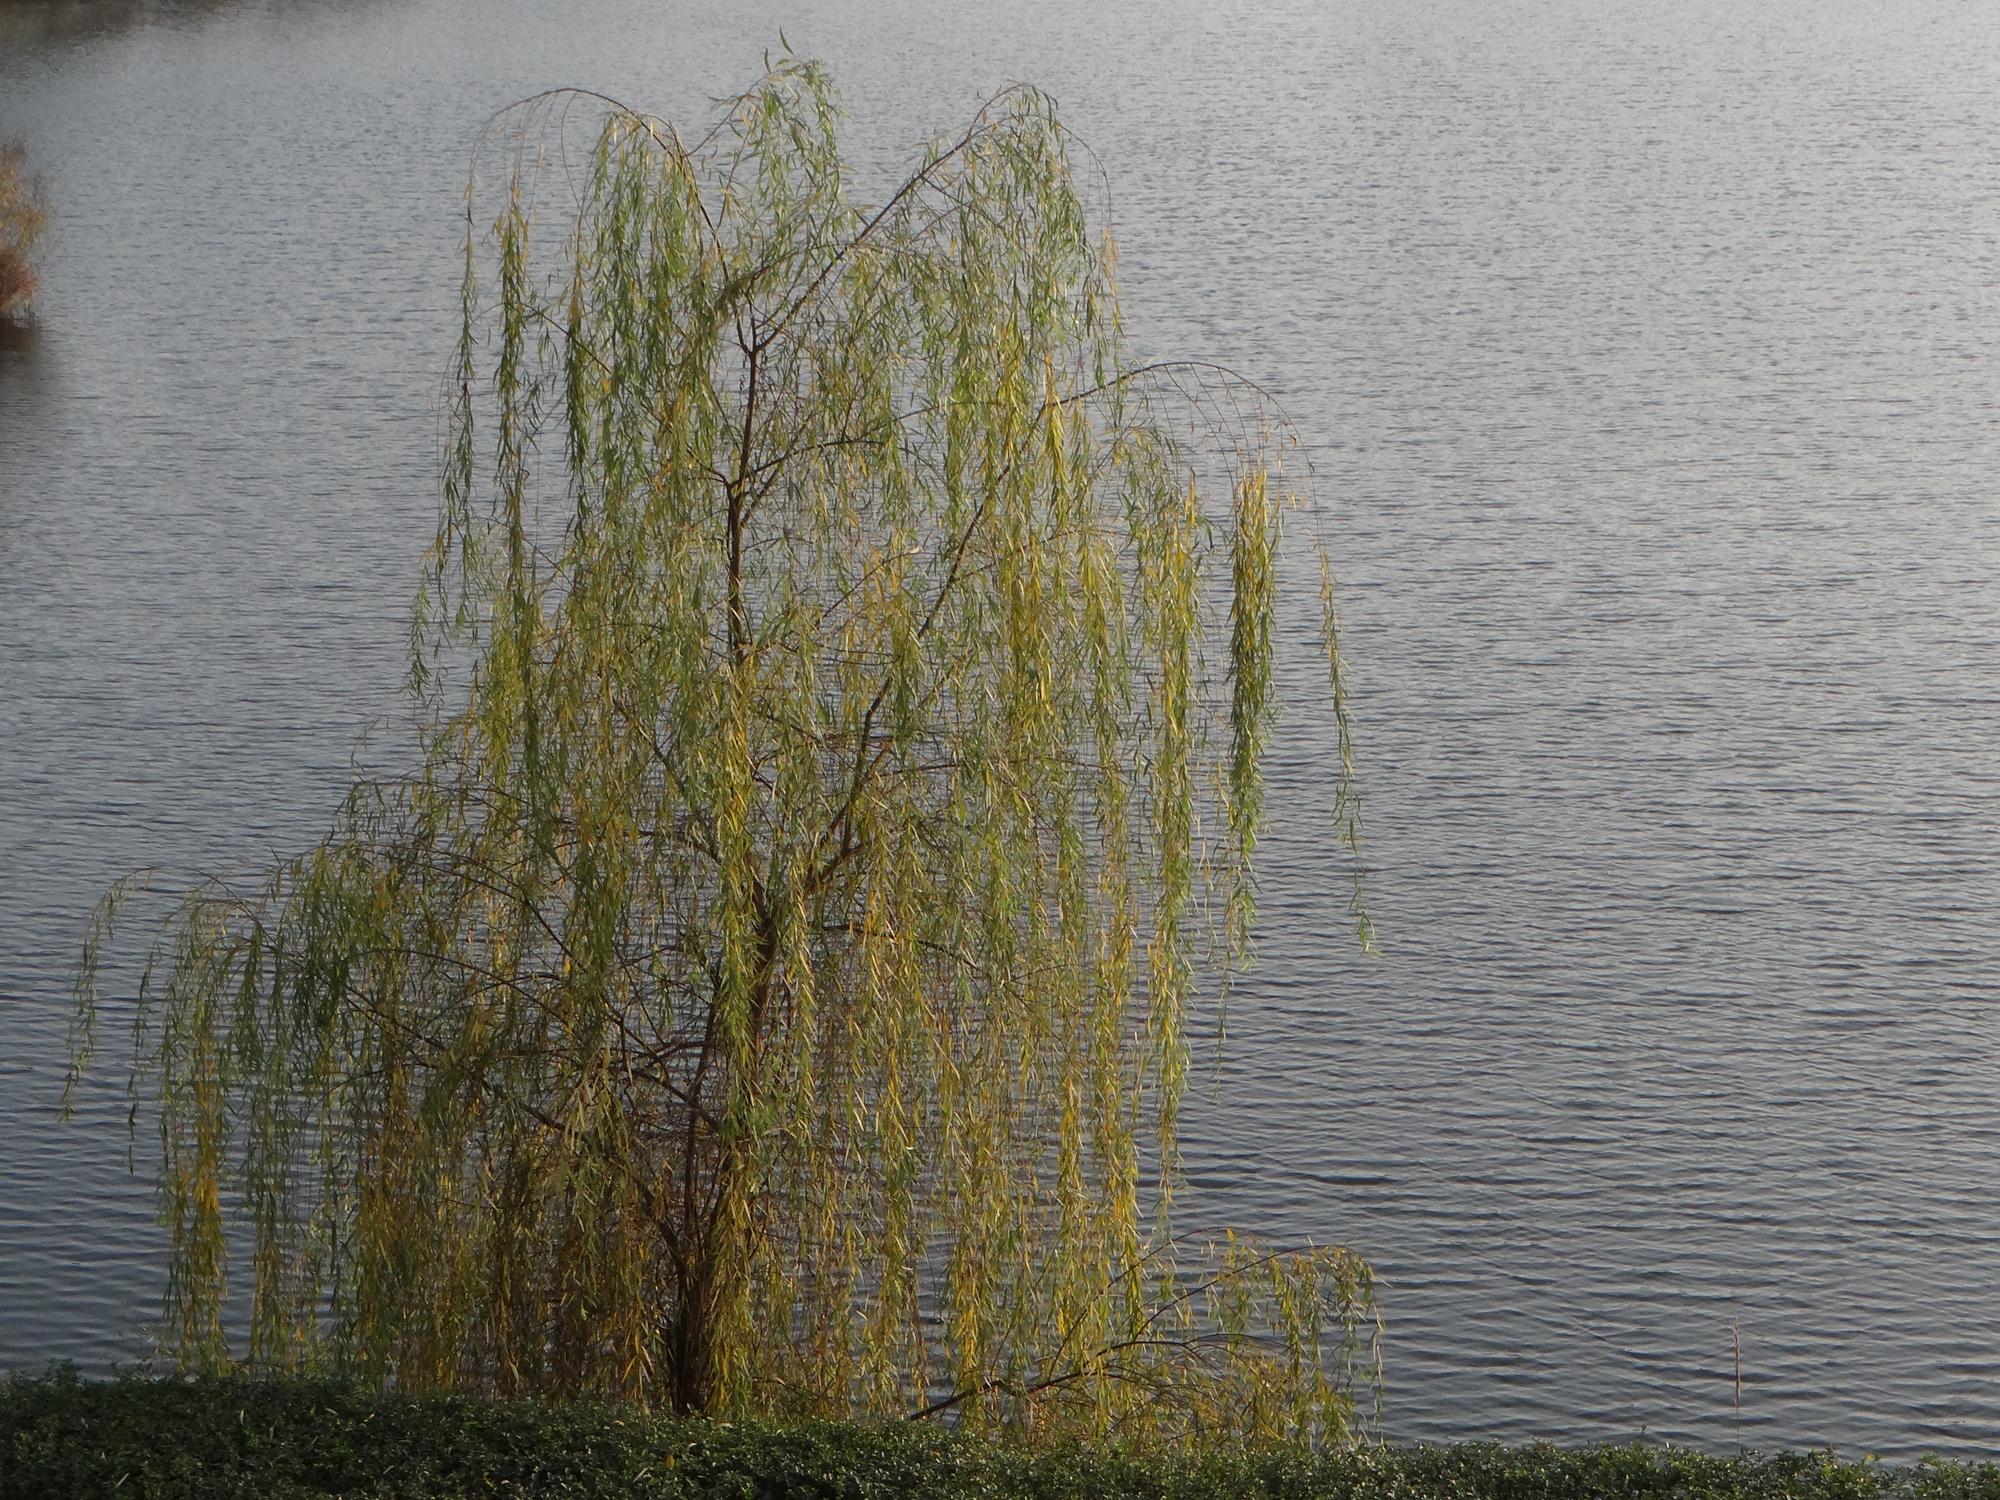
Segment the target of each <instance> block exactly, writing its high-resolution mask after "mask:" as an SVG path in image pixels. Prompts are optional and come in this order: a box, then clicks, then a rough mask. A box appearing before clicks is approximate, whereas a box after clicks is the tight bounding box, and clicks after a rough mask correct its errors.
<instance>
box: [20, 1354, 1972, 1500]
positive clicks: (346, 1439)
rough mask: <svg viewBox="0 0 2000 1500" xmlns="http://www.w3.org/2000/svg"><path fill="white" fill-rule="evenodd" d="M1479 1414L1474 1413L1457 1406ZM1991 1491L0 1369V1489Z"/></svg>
mask: <svg viewBox="0 0 2000 1500" xmlns="http://www.w3.org/2000/svg"><path fill="white" fill-rule="evenodd" d="M1475 1420H1476V1416H1475V1415H1472V1414H1469V1415H1468V1421H1469V1422H1470V1421H1475ZM86 1495H87V1496H102V1495H117V1496H119V1497H121V1500H122V1497H123V1496H126V1495H133V1496H143V1497H147V1500H170V1497H195V1496H199V1497H201V1500H230V1497H245V1500H247V1497H251V1496H256V1497H259V1500H262V1497H291V1500H305V1497H313V1496H333V1495H339V1496H346V1497H352V1500H358V1497H363V1496H397V1497H405V1500H427V1497H435V1500H444V1497H467V1496H475V1495H476V1496H523V1497H525V1496H535V1497H544V1496H546V1497H569V1500H598V1497H606V1500H608V1497H612V1496H616V1497H618V1500H639V1497H658V1500H791V1497H801V1500H872V1497H880V1500H973V1497H975V1496H977V1497H980V1500H1070V1497H1083V1496H1089V1497H1093V1500H1237V1497H1244V1500H1392V1497H1393V1500H2000V1466H1995V1465H1993V1464H1979V1465H1974V1464H1948V1463H1926V1464H1922V1465H1919V1466H1917V1467H1914V1468H1902V1467H1897V1466H1893V1465H1881V1464H1874V1463H1850V1462H1843V1461H1840V1460H1837V1459H1835V1458H1833V1457H1831V1456H1829V1455H1826V1454H1819V1453H1800V1454H1780V1455H1778V1456H1776V1457H1769V1458H1764V1457H1758V1456H1755V1455H1745V1456H1742V1457H1736V1458H1717V1457H1711V1456H1709V1455H1706V1454H1701V1453H1695V1452H1691V1451H1688V1450H1686V1449H1679V1448H1659V1447H1644V1446H1637V1445H1634V1446H1627V1447H1615V1448H1613V1447H1599V1448H1575V1449H1564V1448H1552V1447H1546V1446H1544V1447H1534V1448H1497V1447H1491V1446H1484V1445H1478V1446H1470V1445H1468V1446H1461V1447H1451V1448H1377V1447H1353V1448H1340V1449H1333V1450H1328V1451H1324V1452H1318V1453H1314V1452H1309V1451H1306V1450H1304V1449H1297V1448H1292V1449H1283V1448H1280V1449H1270V1450H1265V1451H1260V1452H1250V1453H1245V1452H1242V1451H1240V1450H1239V1451H1228V1452H1223V1451H1218V1452H1216V1453H1214V1454H1212V1455H1209V1456H1206V1457H1201V1456H1196V1457H1158V1456H1155V1457H1148V1456H1144V1455H1139V1454H1129V1453H1120V1452H1117V1451H1115V1450H1113V1449H1109V1448H1103V1447H1089V1446H1073V1447H1066V1448H1058V1449H1054V1450H1049V1451H1044V1452H1038V1453H1034V1454H1027V1453H1023V1452H1020V1451H1018V1450H1015V1449H1010V1448H1007V1447H1004V1446H1002V1445H1000V1444H998V1443H995V1442H991V1441H985V1440H981V1439H977V1438H972V1437H968V1436H966V1435H964V1434H962V1433H956V1432H954V1431H952V1430H950V1429H949V1428H941V1427H937V1426H933V1425H931V1424H929V1423H915V1422H896V1423H886V1424H883V1425H879V1426H855V1425H848V1424H839V1423H811V1424H803V1425H794V1426H784V1425H779V1424H774V1423H763V1422H755V1423H738V1424H734V1425H731V1424H729V1423H723V1422H714V1421H707V1420H701V1419H676V1418H672V1417H659V1416H644V1415H640V1414H637V1413H635V1412H631V1411H627V1410H621V1409H619V1408H615V1407H602V1406H587V1405H575V1406H548V1405H543V1404H538V1403H532V1402H489V1401H481V1400H477V1399H474V1398H472V1397H467V1396H446V1395H426V1396H399V1395H380V1394H370V1393H363V1392H359V1391H356V1390H354V1389H352V1388H349V1387H346V1386H341V1385H335V1384H328V1383H322V1382H315V1381H300V1380H292V1381H252V1380H244V1379H233V1378H227V1377H223V1378H213V1379H203V1380H197V1381H173V1380H163V1381H147V1380H133V1379H128V1380H116V1381H85V1380H79V1379H77V1378H76V1376H75V1375H73V1374H70V1373H66V1372H58V1373H56V1374H54V1375H50V1376H45V1377H40V1378H28V1377H24V1376H14V1377H11V1378H8V1379H4V1380H0V1500H29V1497H33V1500H69V1497H72V1496H86Z"/></svg>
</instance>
